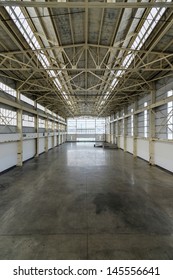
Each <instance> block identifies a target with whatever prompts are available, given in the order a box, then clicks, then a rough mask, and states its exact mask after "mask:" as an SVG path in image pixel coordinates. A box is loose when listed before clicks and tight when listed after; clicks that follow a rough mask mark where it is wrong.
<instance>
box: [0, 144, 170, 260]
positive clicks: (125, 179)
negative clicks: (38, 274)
mask: <svg viewBox="0 0 173 280" xmlns="http://www.w3.org/2000/svg"><path fill="white" fill-rule="evenodd" d="M0 259H173V176H172V174H170V173H168V172H166V171H164V170H161V169H159V168H158V167H151V166H149V165H148V163H147V162H145V161H143V160H141V159H139V158H137V159H133V156H132V155H131V154H129V153H124V152H123V151H121V150H108V149H102V148H94V145H93V143H77V144H75V143H74V144H71V143H68V144H64V145H61V146H59V147H57V148H55V149H53V150H51V151H49V153H47V154H42V155H41V156H40V157H39V158H38V159H32V160H30V161H28V162H26V163H25V164H24V166H23V167H22V168H20V167H15V168H14V169H12V170H10V171H9V172H6V173H4V174H2V175H1V176H0Z"/></svg>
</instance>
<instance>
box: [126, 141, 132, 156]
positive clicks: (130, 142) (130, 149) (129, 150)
mask: <svg viewBox="0 0 173 280" xmlns="http://www.w3.org/2000/svg"><path fill="white" fill-rule="evenodd" d="M126 143H127V144H126V145H127V148H126V149H127V152H129V153H132V154H133V138H132V137H127V139H126Z"/></svg>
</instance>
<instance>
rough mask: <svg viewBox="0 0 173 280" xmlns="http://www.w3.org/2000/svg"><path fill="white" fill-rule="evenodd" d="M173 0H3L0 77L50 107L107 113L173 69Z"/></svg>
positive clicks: (76, 112)
mask: <svg viewBox="0 0 173 280" xmlns="http://www.w3.org/2000/svg"><path fill="white" fill-rule="evenodd" d="M172 7H173V3H172V1H167V0H165V1H153V0H151V1H145V2H144V1H120V2H117V1H107V0H105V1H87V0H86V1H80V2H76V1H61V0H59V1H0V78H11V79H12V80H13V81H14V82H15V84H16V89H17V90H18V91H20V92H21V93H23V94H25V95H26V96H28V97H30V98H31V99H33V100H36V101H38V102H39V103H40V104H42V105H44V106H46V107H47V108H49V109H50V110H52V111H54V112H56V113H60V114H61V115H63V116H64V117H68V116H81V115H93V116H108V115H110V114H111V113H112V112H116V110H119V108H121V107H123V106H125V105H126V104H127V103H130V102H132V101H134V100H135V99H136V98H137V97H138V96H139V95H142V94H147V93H149V92H151V90H152V86H151V85H152V83H153V82H156V81H158V80H161V79H162V78H163V77H167V76H172V75H173V44H172V43H173V36H172V28H173V27H172V25H173V10H172Z"/></svg>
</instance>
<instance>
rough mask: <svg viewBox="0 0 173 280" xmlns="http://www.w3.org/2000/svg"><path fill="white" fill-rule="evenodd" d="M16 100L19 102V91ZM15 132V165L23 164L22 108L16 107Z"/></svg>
mask: <svg viewBox="0 0 173 280" xmlns="http://www.w3.org/2000/svg"><path fill="white" fill-rule="evenodd" d="M17 102H18V103H19V102H20V92H19V91H17ZM17 132H18V133H19V140H18V141H17V166H22V165H23V132H22V109H17Z"/></svg>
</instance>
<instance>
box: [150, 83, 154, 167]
mask: <svg viewBox="0 0 173 280" xmlns="http://www.w3.org/2000/svg"><path fill="white" fill-rule="evenodd" d="M152 86H153V89H152V91H151V103H152V104H154V103H155V102H156V89H155V85H154V84H153V85H152ZM154 138H155V112H154V108H153V109H150V110H149V163H150V164H151V165H154V164H155V159H154Z"/></svg>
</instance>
